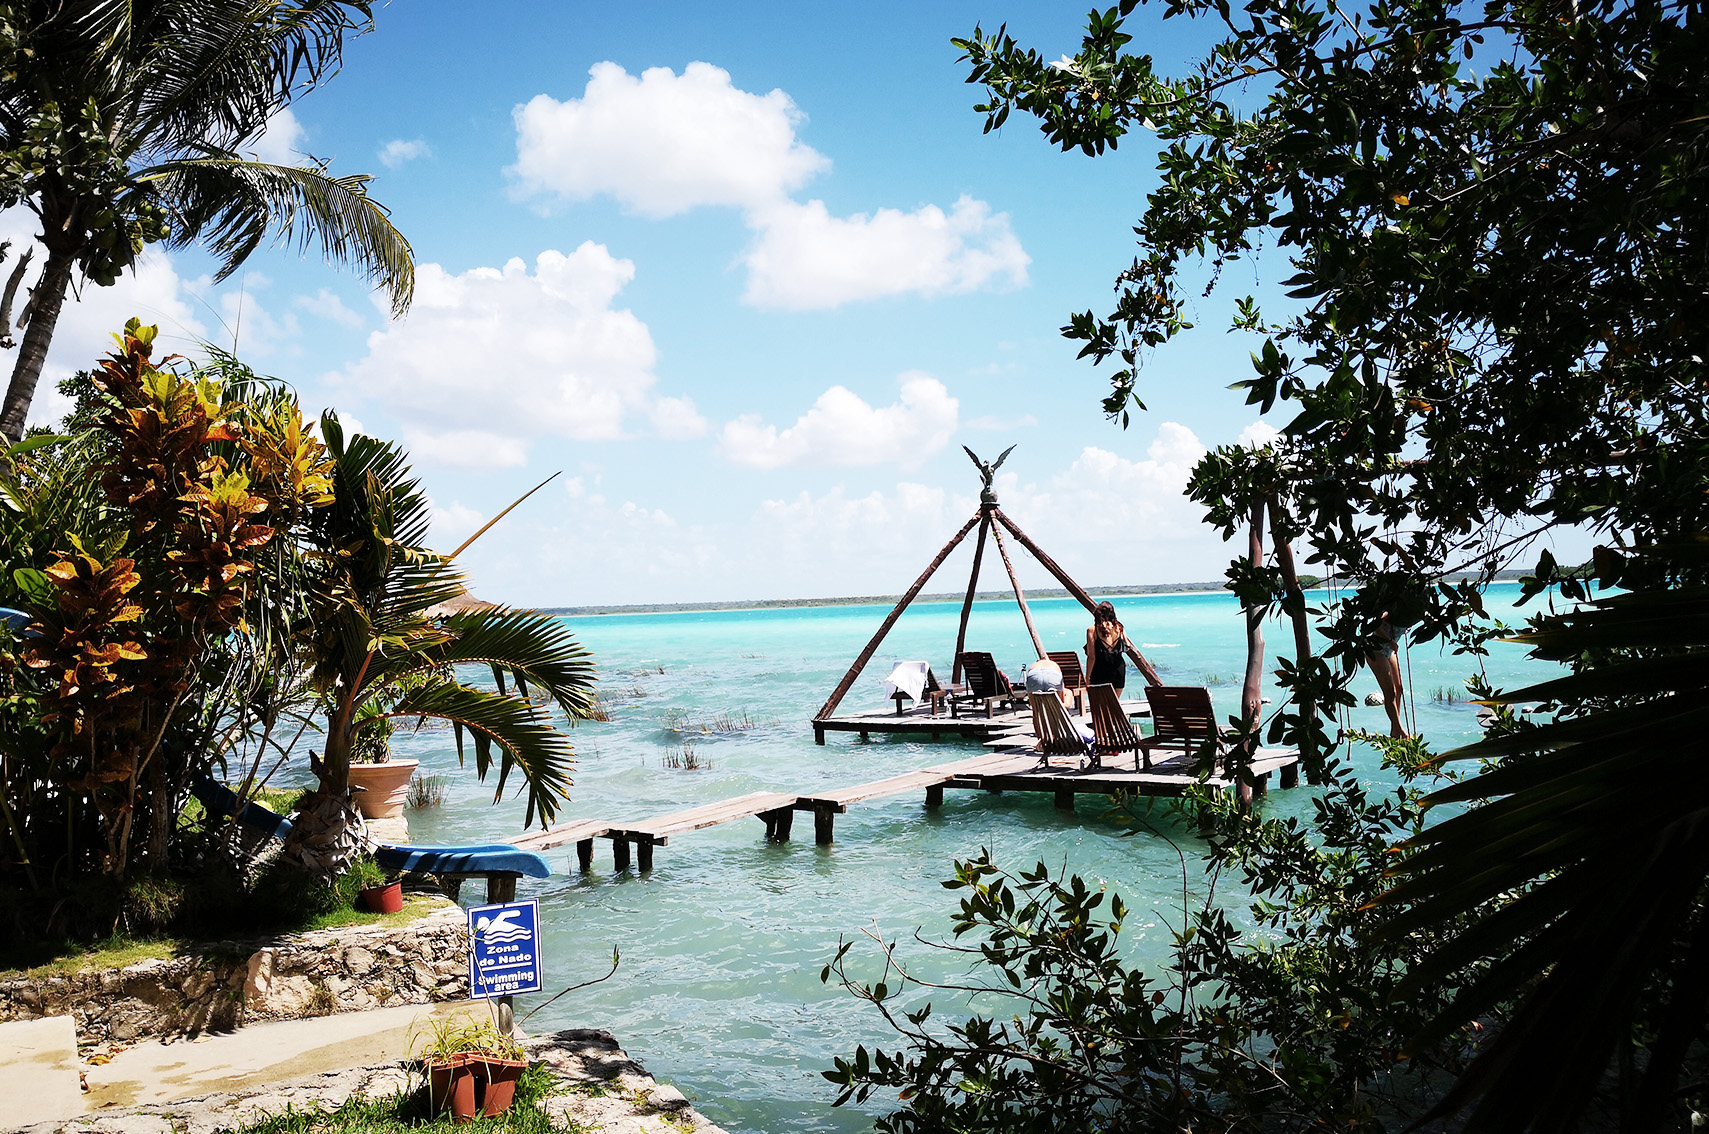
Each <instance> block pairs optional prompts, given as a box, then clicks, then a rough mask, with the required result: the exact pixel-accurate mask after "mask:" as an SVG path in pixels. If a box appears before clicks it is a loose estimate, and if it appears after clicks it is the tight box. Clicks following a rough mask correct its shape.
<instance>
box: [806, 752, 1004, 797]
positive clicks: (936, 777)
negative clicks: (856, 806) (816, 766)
mask: <svg viewBox="0 0 1709 1134" xmlns="http://www.w3.org/2000/svg"><path fill="white" fill-rule="evenodd" d="M1009 759H1010V757H1009V754H1008V753H1006V752H997V753H987V754H985V755H983V756H974V757H971V758H969V759H966V760H956V761H954V762H953V763H949V764H938V765H936V766H934V767H930V768H921V769H920V770H919V771H917V772H903V773H902V774H901V775H899V776H891V777H890V778H888V779H883V780H874V781H872V782H871V783H865V784H854V785H852V786H850V787H846V788H837V789H835V790H833V791H828V792H824V793H822V794H819V795H804V796H801V797H800V799H799V801H798V802H797V803H796V807H797V808H799V809H800V810H803V811H811V810H815V809H817V808H820V807H826V806H830V807H834V808H835V809H836V810H837V811H847V810H848V805H849V804H851V803H864V802H866V801H867V800H869V799H879V798H881V797H883V796H888V795H902V794H904V793H906V792H911V791H918V790H919V789H920V788H924V787H931V786H932V785H933V784H941V783H945V782H947V781H949V780H951V779H954V778H955V777H956V776H960V775H966V774H967V773H970V772H977V771H979V770H980V769H982V768H986V767H998V766H1002V765H1003V764H1004V763H1006V762H1007V761H1008V760H1009Z"/></svg>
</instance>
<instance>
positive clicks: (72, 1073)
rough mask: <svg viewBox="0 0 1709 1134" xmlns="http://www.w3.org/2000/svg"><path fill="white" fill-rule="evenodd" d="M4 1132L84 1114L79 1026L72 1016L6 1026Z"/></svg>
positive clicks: (0, 1114)
mask: <svg viewBox="0 0 1709 1134" xmlns="http://www.w3.org/2000/svg"><path fill="white" fill-rule="evenodd" d="M0 1099H3V1100H5V1103H4V1110H3V1111H0V1129H12V1128H14V1127H19V1126H32V1125H34V1124H35V1123H38V1122H51V1121H54V1120H56V1119H61V1118H71V1117H73V1116H74V1115H79V1114H82V1113H83V1089H82V1086H81V1085H80V1084H79V1083H78V1079H77V1027H76V1025H75V1024H73V1023H72V1019H71V1017H70V1016H47V1017H44V1018H43V1019H40V1020H16V1021H13V1022H11V1023H7V1024H0Z"/></svg>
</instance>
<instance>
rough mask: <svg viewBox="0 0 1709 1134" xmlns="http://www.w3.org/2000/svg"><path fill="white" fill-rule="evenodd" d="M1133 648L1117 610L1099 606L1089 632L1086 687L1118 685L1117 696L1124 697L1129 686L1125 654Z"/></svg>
mask: <svg viewBox="0 0 1709 1134" xmlns="http://www.w3.org/2000/svg"><path fill="white" fill-rule="evenodd" d="M1130 647H1131V643H1130V642H1128V640H1127V631H1126V630H1124V629H1123V628H1122V624H1121V620H1120V619H1118V618H1117V617H1116V608H1115V607H1114V606H1113V605H1112V604H1110V603H1108V602H1101V603H1099V604H1098V609H1097V610H1095V611H1094V612H1093V613H1092V625H1091V626H1090V627H1088V628H1087V630H1086V684H1088V685H1114V686H1115V687H1116V696H1118V697H1119V696H1121V692H1122V688H1123V687H1124V686H1125V685H1127V658H1126V657H1124V656H1123V654H1122V651H1123V650H1125V649H1128V648H1130Z"/></svg>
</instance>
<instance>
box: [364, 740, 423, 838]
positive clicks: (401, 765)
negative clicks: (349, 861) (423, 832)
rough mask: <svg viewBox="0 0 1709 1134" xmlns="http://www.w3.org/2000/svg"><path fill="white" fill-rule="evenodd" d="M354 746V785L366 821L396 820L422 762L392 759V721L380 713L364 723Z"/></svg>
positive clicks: (402, 811) (401, 812) (402, 810)
mask: <svg viewBox="0 0 1709 1134" xmlns="http://www.w3.org/2000/svg"><path fill="white" fill-rule="evenodd" d="M358 729H359V731H358V732H357V734H356V738H355V741H354V742H353V743H352V744H351V746H350V786H351V787H352V788H355V789H358V790H357V791H356V807H357V810H359V811H361V812H362V818H364V819H396V818H397V817H398V816H400V815H402V814H403V813H404V803H405V801H406V800H408V798H409V781H410V779H411V778H412V777H413V776H414V775H415V769H416V767H417V766H418V765H419V764H420V763H421V761H419V760H394V759H392V750H391V739H392V722H391V721H390V720H388V719H387V718H386V717H383V716H379V715H378V714H374V715H372V716H371V717H370V718H369V719H367V720H363V721H360V723H359V724H358Z"/></svg>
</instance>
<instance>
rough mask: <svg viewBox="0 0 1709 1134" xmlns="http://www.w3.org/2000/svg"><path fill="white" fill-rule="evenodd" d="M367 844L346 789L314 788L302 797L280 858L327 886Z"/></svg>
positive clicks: (349, 864)
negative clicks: (317, 878)
mask: <svg viewBox="0 0 1709 1134" xmlns="http://www.w3.org/2000/svg"><path fill="white" fill-rule="evenodd" d="M367 841H368V840H367V830H366V828H365V827H364V826H363V823H362V813H361V812H360V811H358V810H356V802H355V800H354V799H353V798H352V796H351V793H350V789H349V788H345V789H344V790H343V791H332V790H329V789H327V788H325V787H318V788H316V789H315V790H314V791H311V792H310V793H309V794H308V795H306V796H304V797H303V801H302V804H301V805H300V806H299V807H298V809H297V815H296V818H295V819H293V820H292V821H291V833H290V834H289V835H287V836H285V846H284V849H283V850H282V851H280V855H281V857H283V858H284V859H285V860H286V861H287V862H293V863H295V864H297V865H298V866H301V867H302V868H304V869H305V870H307V871H309V872H310V873H311V874H314V875H316V876H317V877H319V878H320V879H321V880H322V881H324V882H326V883H327V884H328V885H331V883H332V880H333V879H335V878H337V877H338V876H339V875H340V874H344V873H345V872H347V871H348V870H349V869H350V866H351V864H352V863H354V862H355V861H356V859H357V858H358V857H360V856H361V854H362V852H363V850H364V849H366V847H367Z"/></svg>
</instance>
